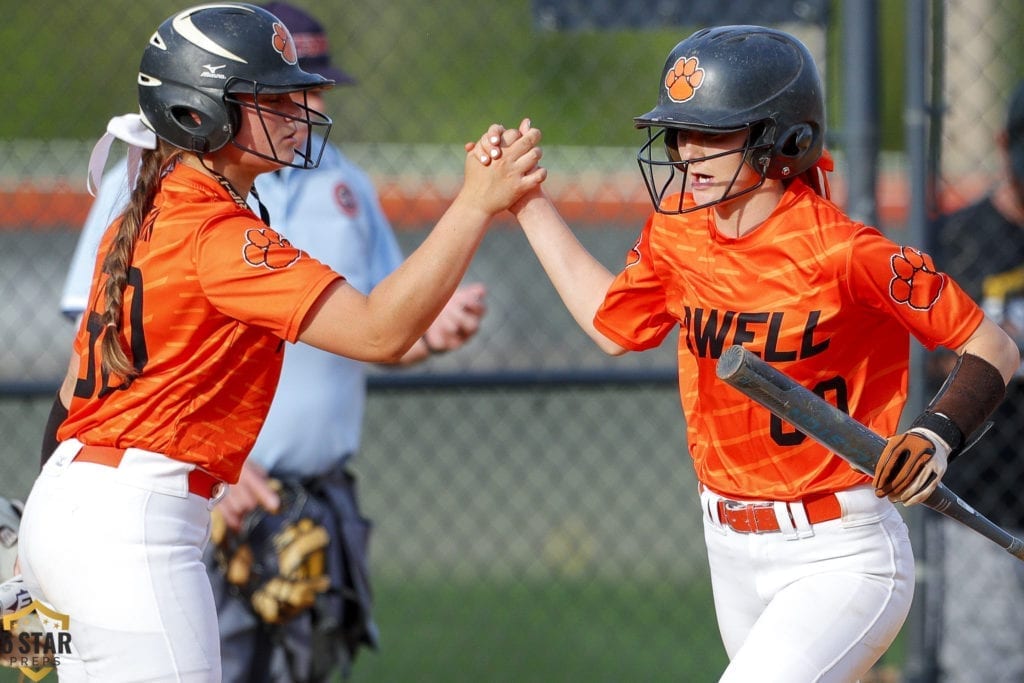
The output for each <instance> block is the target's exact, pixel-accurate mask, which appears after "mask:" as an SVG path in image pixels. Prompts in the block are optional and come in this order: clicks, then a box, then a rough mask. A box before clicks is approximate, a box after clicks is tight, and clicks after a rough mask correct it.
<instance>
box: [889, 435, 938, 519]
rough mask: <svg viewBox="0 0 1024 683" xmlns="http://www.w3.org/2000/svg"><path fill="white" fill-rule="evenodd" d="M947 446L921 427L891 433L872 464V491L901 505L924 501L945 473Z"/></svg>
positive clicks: (936, 436)
mask: <svg viewBox="0 0 1024 683" xmlns="http://www.w3.org/2000/svg"><path fill="white" fill-rule="evenodd" d="M950 450H951V449H950V447H949V444H947V443H946V442H945V440H943V439H942V437H940V436H939V435H938V434H936V433H935V432H933V431H931V430H930V429H925V428H923V427H914V428H912V429H910V430H908V431H906V432H903V433H902V434H896V435H895V436H890V437H889V438H888V439H887V440H886V443H885V448H884V449H882V454H881V455H879V456H878V462H877V463H876V465H875V479H874V486H875V495H876V496H878V497H879V498H888V499H889V500H891V501H893V502H901V503H903V504H904V505H916V504H918V503H922V502H924V501H925V500H927V499H928V497H929V496H930V495H932V493H934V492H935V489H936V488H937V487H938V485H939V482H940V481H941V480H942V475H943V474H945V473H946V465H947V463H948V461H949V452H950Z"/></svg>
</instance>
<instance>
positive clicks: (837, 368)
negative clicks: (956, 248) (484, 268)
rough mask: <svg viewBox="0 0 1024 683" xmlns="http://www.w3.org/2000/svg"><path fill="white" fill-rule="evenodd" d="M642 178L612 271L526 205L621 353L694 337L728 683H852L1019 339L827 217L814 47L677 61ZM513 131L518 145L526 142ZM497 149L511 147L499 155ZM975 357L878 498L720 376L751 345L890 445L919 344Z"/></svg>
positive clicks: (692, 447) (913, 257)
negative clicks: (732, 350) (721, 361)
mask: <svg viewBox="0 0 1024 683" xmlns="http://www.w3.org/2000/svg"><path fill="white" fill-rule="evenodd" d="M659 92H660V96H659V100H658V104H657V106H656V107H655V108H654V109H653V110H652V111H650V112H649V113H647V114H644V115H643V116H640V117H638V118H637V119H636V123H637V125H638V127H641V128H646V129H647V130H648V132H649V140H648V143H647V144H646V145H645V146H644V147H643V148H642V150H641V152H640V154H639V155H638V159H639V161H640V166H641V169H642V171H643V174H644V178H645V181H646V183H647V186H648V188H649V190H650V193H651V197H652V199H653V201H654V205H655V208H656V212H655V213H654V214H653V215H652V216H651V218H650V219H649V220H648V222H647V224H646V225H645V226H644V229H643V231H642V233H641V234H640V238H639V240H638V241H637V242H636V245H635V246H634V247H633V249H632V250H630V252H629V254H628V256H627V260H626V266H625V269H624V270H622V272H621V273H619V274H618V275H617V276H615V275H613V274H611V273H609V272H608V271H607V270H606V269H605V268H604V267H603V266H602V265H601V264H600V263H599V262H597V261H596V260H595V259H593V258H592V257H591V256H590V255H589V254H588V253H587V252H586V251H585V250H584V249H583V247H582V246H581V245H580V244H579V242H577V241H576V239H575V238H574V237H573V235H572V233H571V232H570V230H569V229H568V228H567V227H566V225H565V223H564V222H563V221H562V219H561V218H560V217H559V215H558V214H557V212H556V210H555V209H554V207H553V205H552V204H551V203H550V202H549V201H548V200H547V199H546V197H545V196H544V195H543V193H542V192H540V191H539V190H538V191H537V192H531V193H529V194H528V195H527V197H526V198H524V199H523V200H521V201H520V202H518V203H517V204H516V205H514V206H513V211H514V213H515V214H516V216H517V217H518V219H519V221H520V223H521V224H522V226H523V228H524V230H525V232H526V234H527V237H528V238H529V240H530V242H531V245H532V246H533V248H534V250H535V251H536V253H537V255H538V258H539V259H540V261H541V263H542V264H543V266H544V268H545V270H546V271H547V273H548V275H549V276H550V278H551V280H552V282H553V284H554V285H555V287H556V289H557V290H558V292H559V293H560V295H561V297H562V299H563V300H564V301H565V303H566V305H567V307H568V308H569V310H570V312H571V313H572V314H573V316H574V318H575V319H576V321H577V322H578V323H579V324H580V326H581V327H582V328H583V329H584V330H585V331H586V332H587V333H588V334H589V335H590V337H591V338H592V339H593V340H594V341H595V342H596V343H597V344H598V346H600V347H601V348H602V349H604V350H605V351H606V352H607V353H609V354H612V355H618V354H621V353H624V352H626V351H643V350H645V349H649V348H652V347H655V346H657V345H658V344H660V343H661V342H662V341H663V340H664V339H665V337H666V336H667V335H668V334H669V332H670V331H671V330H673V329H674V328H675V327H676V326H678V327H679V389H680V394H681V398H682V405H683V409H684V413H685V417H686V425H687V447H688V449H689V453H690V456H691V458H692V460H693V465H694V468H695V470H696V474H697V479H698V481H699V484H700V502H701V506H702V509H703V515H704V525H705V540H706V544H707V551H708V558H709V562H710V568H711V576H712V583H713V588H714V595H715V606H716V611H717V617H718V623H719V629H720V632H721V636H722V639H723V641H724V644H725V648H726V651H727V652H728V655H729V658H730V663H729V666H728V668H727V669H726V671H725V673H724V674H723V676H722V678H721V680H722V681H729V682H730V683H750V681H758V682H759V683H770V682H775V683H803V682H808V681H844V682H845V681H854V680H856V679H857V678H858V677H859V676H861V675H862V674H864V673H865V672H866V671H868V669H869V668H870V667H871V666H872V664H874V662H875V661H876V660H877V659H878V658H879V657H880V656H881V655H882V653H884V652H885V650H886V648H887V647H888V646H889V645H890V644H891V643H892V642H893V639H894V638H895V637H896V635H897V633H898V632H899V630H900V627H901V625H902V624H903V622H904V619H905V618H906V615H907V613H908V610H909V608H910V604H911V599H912V596H913V588H914V560H913V554H912V551H911V547H910V542H909V538H908V533H907V528H906V526H905V524H904V523H903V521H902V519H901V517H900V515H899V513H898V512H897V510H896V508H895V507H894V506H893V504H892V502H890V499H891V500H900V501H903V502H904V503H906V504H914V503H918V502H921V501H922V500H924V499H925V498H926V497H927V496H928V494H929V493H931V491H933V490H934V488H935V486H936V485H937V484H938V482H939V480H940V478H941V476H942V474H943V472H944V471H945V467H946V462H947V458H948V456H949V455H950V454H951V453H953V454H956V453H957V451H958V449H960V448H961V446H962V443H963V440H964V435H970V434H971V433H972V432H974V431H975V429H977V428H978V427H979V425H981V424H982V422H983V421H984V419H985V417H986V416H987V415H988V414H989V413H990V412H991V410H992V409H993V408H994V407H995V405H996V404H997V403H998V402H999V400H1000V399H1001V398H1002V396H1003V394H1004V391H1005V383H1006V381H1008V379H1009V377H1010V376H1011V374H1012V373H1013V371H1014V369H1015V368H1016V367H1017V366H1018V364H1019V362H1020V358H1019V355H1018V352H1017V348H1016V346H1015V345H1014V343H1013V341H1012V340H1011V339H1010V338H1009V337H1007V336H1006V335H1005V334H1004V333H1003V332H1002V331H1001V330H1000V329H999V328H998V327H997V326H996V325H995V324H994V323H992V322H991V321H990V320H988V319H987V318H985V316H984V315H983V313H982V311H981V310H980V309H979V308H978V307H977V306H976V305H975V304H974V303H972V301H971V299H970V298H969V297H968V296H966V295H965V294H964V292H963V291H961V289H960V288H959V287H958V286H957V285H956V283H955V282H953V281H951V280H950V279H949V278H948V277H947V276H946V275H944V274H943V273H939V272H936V270H935V267H934V265H933V263H932V260H931V259H930V258H929V257H928V256H927V255H925V254H922V253H921V252H920V251H918V250H916V249H914V248H912V247H909V246H901V245H898V244H895V243H893V242H891V241H890V240H888V239H886V238H885V237H883V236H882V235H881V234H880V233H879V232H878V231H877V230H875V229H873V228H871V227H867V226H864V225H861V224H858V223H856V222H854V221H852V220H851V219H849V218H848V217H846V216H845V215H844V214H843V213H842V211H841V210H840V209H839V208H838V207H837V206H836V205H834V204H833V203H832V202H830V201H829V200H828V198H827V180H826V178H825V175H824V172H825V171H828V170H831V160H830V159H829V157H828V156H827V155H824V154H823V145H822V141H823V139H824V134H825V130H824V128H825V126H824V105H823V102H822V92H821V84H820V81H819V77H818V73H817V69H816V67H815V64H814V62H813V61H812V58H811V56H810V54H809V52H808V51H807V49H806V47H805V46H804V45H802V44H801V43H800V42H799V41H798V40H796V39H795V38H794V37H792V36H790V35H788V34H786V33H783V32H780V31H775V30H770V29H765V28H759V27H753V26H737V27H721V28H715V29H710V30H703V31H699V32H697V33H695V34H694V35H692V36H690V37H689V38H687V39H686V40H684V41H682V42H681V43H679V44H678V45H677V46H676V47H675V49H673V50H672V52H671V54H670V55H669V57H668V60H667V62H666V64H665V67H664V70H663V71H662V74H661V82H660V90H659ZM525 130H526V128H525V127H523V128H522V129H521V130H520V131H514V130H511V131H506V133H505V135H504V143H505V144H508V143H509V142H511V141H512V140H515V139H517V138H518V136H519V134H520V132H522V131H525ZM478 144H479V146H480V148H479V149H478V150H477V151H484V152H485V153H486V150H488V149H489V148H490V146H489V145H488V144H487V141H486V140H482V141H481V142H480V143H478ZM910 334H913V335H914V336H915V337H916V338H917V339H918V340H920V341H921V342H922V343H923V344H924V345H925V346H927V347H929V348H934V347H936V346H939V345H941V346H945V347H948V348H951V349H955V350H956V351H957V353H958V354H960V357H961V363H960V364H959V366H958V368H957V369H956V370H955V371H954V372H953V373H952V374H951V377H950V380H949V382H948V383H947V388H946V389H945V391H944V392H943V393H942V395H941V396H939V397H936V399H935V400H934V401H933V402H932V404H931V405H930V406H929V409H928V410H927V411H925V413H924V414H923V415H922V416H921V417H919V418H918V419H917V420H915V422H914V426H913V428H912V429H910V430H908V432H906V433H903V434H898V435H896V436H893V437H891V438H890V439H889V440H888V443H887V446H886V448H885V451H884V452H883V454H882V457H881V458H880V461H879V468H878V471H877V472H876V473H875V477H874V479H872V477H871V476H867V475H864V474H862V473H860V472H858V471H855V470H854V469H852V468H851V467H850V466H849V465H848V464H847V463H846V462H845V461H844V460H842V459H841V458H840V457H838V456H836V455H834V454H831V453H829V452H828V451H827V450H825V449H824V448H823V447H822V446H820V445H819V444H817V443H816V442H814V441H812V440H811V439H809V438H807V437H806V436H804V435H803V434H801V433H799V432H797V431H795V430H794V429H793V428H791V427H789V426H788V425H787V424H784V423H783V422H782V421H780V420H779V419H777V418H775V417H773V416H772V415H771V414H770V413H769V412H768V411H766V410H765V409H763V408H761V407H760V406H757V405H755V404H754V403H752V402H751V401H749V400H748V399H747V398H746V397H745V396H743V395H742V394H741V393H739V392H737V391H735V390H734V389H732V388H731V387H729V386H728V385H726V384H724V383H722V382H721V381H719V380H718V379H717V377H716V374H715V368H716V362H717V359H718V357H719V356H720V355H721V353H722V351H723V350H725V349H726V348H728V347H729V346H730V345H732V344H742V345H743V346H745V347H747V348H748V349H750V350H752V351H754V352H755V353H756V354H757V355H759V356H760V357H762V358H764V359H765V360H767V361H769V362H770V363H772V364H773V365H775V366H777V367H778V368H780V369H781V370H783V371H785V372H786V373H788V374H790V375H791V376H793V377H794V378H795V379H796V380H797V381H799V382H801V383H802V384H803V385H805V386H807V387H809V388H811V389H813V390H814V391H815V392H817V393H818V394H820V395H822V396H823V397H825V398H826V399H827V400H829V401H831V402H832V403H834V404H835V405H837V406H839V407H840V408H842V409H843V410H844V411H846V412H848V413H849V414H850V415H853V416H854V417H856V418H857V419H858V420H860V421H862V422H863V423H865V424H867V425H868V426H870V427H871V428H872V429H873V430H875V431H876V432H879V433H881V434H884V435H890V434H893V433H894V432H895V431H896V429H897V424H898V421H899V418H900V412H901V410H902V408H903V404H904V401H905V398H906V393H907V368H908V352H909V341H910V339H909V335H910Z"/></svg>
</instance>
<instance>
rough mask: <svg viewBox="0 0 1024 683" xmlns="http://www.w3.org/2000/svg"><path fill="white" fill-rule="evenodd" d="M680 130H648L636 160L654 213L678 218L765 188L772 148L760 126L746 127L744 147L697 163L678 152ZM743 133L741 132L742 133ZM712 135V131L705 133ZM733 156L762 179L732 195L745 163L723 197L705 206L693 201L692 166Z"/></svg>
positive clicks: (698, 159) (698, 158)
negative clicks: (689, 190) (738, 156)
mask: <svg viewBox="0 0 1024 683" xmlns="http://www.w3.org/2000/svg"><path fill="white" fill-rule="evenodd" d="M679 130H680V129H676V128H658V129H655V128H653V127H648V128H647V143H646V144H645V145H644V146H643V147H641V148H640V151H639V152H637V155H636V160H637V164H638V165H639V166H640V174H641V175H642V176H643V178H644V184H645V185H646V186H647V193H648V195H650V198H651V202H652V203H653V204H654V210H655V211H657V212H658V213H663V214H667V215H677V214H682V213H689V212H691V211H697V210H698V209H706V208H707V207H709V206H714V205H715V204H719V203H721V202H724V201H727V200H731V199H735V198H736V197H740V196H742V195H745V194H747V193H748V192H753V191H754V190H756V189H757V188H759V187H761V185H763V184H764V179H765V170H766V169H767V167H768V159H769V157H768V154H767V153H765V152H766V151H767V150H769V149H770V147H771V145H770V144H767V143H763V142H757V143H755V141H760V140H763V139H764V138H765V137H766V136H764V135H762V132H763V130H764V129H763V127H762V125H761V124H751V125H749V126H747V137H746V140H745V142H744V143H743V146H742V147H737V148H736V149H730V150H726V151H724V152H719V153H718V154H712V155H709V156H704V157H696V158H694V159H688V160H685V161H684V160H682V159H680V158H679V155H678V153H677V152H676V151H675V150H676V136H677V135H678V132H679ZM741 130H742V129H741ZM705 132H710V131H705ZM731 154H741V155H742V158H743V163H749V164H750V165H751V166H752V167H753V168H754V169H755V170H757V172H758V175H759V176H760V178H759V179H758V181H757V182H756V183H755V184H754V185H751V186H750V187H745V188H742V189H739V190H736V191H735V192H734V191H733V186H734V185H735V184H736V179H737V178H738V177H739V174H740V170H741V169H742V168H743V163H739V164H737V165H736V171H735V172H734V173H733V175H732V178H731V179H730V180H729V184H728V185H727V186H726V188H725V190H723V192H722V196H721V197H719V198H717V199H713V200H711V201H708V202H704V203H703V204H694V203H693V199H692V197H690V195H689V194H688V193H687V181H688V179H689V172H690V171H689V169H690V164H691V163H694V162H698V161H707V160H710V159H717V158H719V157H724V156H729V155H731Z"/></svg>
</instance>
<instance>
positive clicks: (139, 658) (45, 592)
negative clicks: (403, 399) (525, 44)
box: [19, 3, 545, 682]
mask: <svg viewBox="0 0 1024 683" xmlns="http://www.w3.org/2000/svg"><path fill="white" fill-rule="evenodd" d="M138 83H139V107H140V110H141V117H139V116H135V117H132V116H128V117H118V118H117V119H115V120H113V121H112V122H111V125H110V127H108V131H111V133H113V134H116V135H117V136H118V137H120V138H122V139H124V140H126V141H130V142H132V143H134V144H136V145H139V146H142V147H145V148H146V149H145V150H144V151H142V152H141V155H140V156H136V157H135V159H140V161H141V163H140V166H139V167H138V169H137V178H135V180H134V185H133V186H134V190H133V192H132V194H131V196H130V198H129V201H128V206H127V208H126V209H125V211H124V213H123V214H122V215H121V216H120V217H119V218H118V219H117V220H115V221H114V223H113V225H112V226H111V228H110V229H109V230H108V232H107V234H106V235H105V237H104V239H103V241H102V244H101V246H100V250H99V256H98V259H97V268H96V274H95V275H94V279H93V286H92V291H91V293H90V301H89V306H88V308H87V310H86V312H85V315H84V316H83V322H82V325H81V327H80V329H79V331H78V334H77V336H76V338H75V341H74V354H73V358H72V361H71V364H70V367H69V372H68V376H67V378H66V380H65V382H64V384H63V386H62V388H61V391H60V396H59V397H58V401H57V402H56V403H55V407H54V411H53V415H52V419H51V423H50V429H53V430H54V431H56V440H59V441H60V445H59V446H56V448H55V450H54V452H53V455H52V457H50V458H49V460H48V462H47V463H46V464H45V466H44V468H43V471H42V472H41V474H40V476H39V478H38V479H37V481H36V482H35V484H34V486H33V489H32V492H31V494H30V496H29V498H28V501H27V505H26V508H25V515H24V520H23V522H22V526H21V539H20V540H21V543H20V554H19V557H20V561H21V569H22V571H23V572H24V575H25V581H26V585H27V586H28V587H29V589H30V591H31V592H32V595H33V596H34V597H35V598H37V599H40V600H43V601H45V602H47V603H49V604H50V606H51V607H52V608H53V609H55V610H56V611H58V612H60V613H63V614H66V615H68V616H69V617H70V632H71V638H72V646H73V648H74V650H75V652H74V653H73V656H70V657H64V658H62V660H61V662H60V667H59V673H60V678H61V680H62V681H69V680H70V681H84V680H96V681H104V682H109V681H149V682H152V681H204V682H205V681H219V680H220V676H221V672H220V652H219V643H218V634H217V624H216V619H217V616H216V611H215V608H214V601H213V595H212V593H211V590H210V585H209V581H208V579H207V574H206V570H205V568H204V566H203V563H202V550H203V547H204V545H205V543H206V540H207V536H208V527H209V518H210V517H209V509H210V507H211V506H212V501H213V500H214V499H215V498H216V496H217V495H218V492H219V491H220V490H223V486H224V483H227V484H231V483H234V482H235V481H236V480H237V478H238V475H239V470H240V468H241V466H242V462H243V460H244V459H245V457H246V454H247V453H248V452H249V450H250V448H251V447H252V445H253V442H254V440H255V438H256V435H257V432H258V431H259V429H260V425H261V424H262V422H263V420H264V418H265V416H266V414H267V411H268V409H269V406H270V401H271V398H272V397H273V395H274V390H275V387H276V384H277V379H278V374H279V372H280V368H281V362H282V357H283V345H284V342H295V341H303V342H306V343H308V344H311V345H313V346H317V347H319V348H322V349H325V350H327V351H331V352H333V353H337V354H340V355H345V356H349V357H352V358H354V359H358V360H364V361H382V362H389V361H395V360H397V359H398V358H400V357H401V356H402V355H403V354H404V353H405V352H406V351H407V350H408V349H409V347H410V346H412V345H413V344H414V343H415V342H417V341H418V340H419V339H420V337H421V336H422V335H423V333H424V331H425V330H426V328H427V327H428V325H429V324H430V323H431V322H432V321H433V319H434V318H435V316H436V315H437V313H438V312H439V311H440V310H441V308H442V307H443V306H444V304H445V302H447V301H448V299H449V298H450V296H451V294H452V292H453V291H454V289H455V287H456V285H458V283H459V281H460V280H461V278H462V276H463V274H464V273H465V270H466V267H467V266H468V262H469V260H470V258H471V257H472V255H473V253H474V251H475V249H476V246H477V245H478V244H479V242H480V240H481V239H482V238H483V235H484V233H485V231H486V228H487V225H488V224H489V222H490V219H491V218H492V217H493V216H494V215H495V214H496V213H498V212H500V211H503V210H505V209H507V208H508V207H509V205H510V204H511V203H512V202H513V201H514V200H515V199H517V198H518V197H520V196H521V195H522V194H523V193H524V192H525V191H527V190H528V189H531V188H533V187H536V186H538V185H539V183H540V182H542V181H543V179H544V175H545V171H544V169H542V168H540V167H539V166H538V165H537V164H538V162H539V159H540V150H539V148H538V147H537V146H536V145H537V143H538V142H539V139H540V133H539V131H535V130H531V131H530V132H529V133H528V134H527V135H526V136H525V139H523V140H522V141H521V144H519V143H517V145H516V146H515V148H514V150H513V151H512V153H510V154H509V155H508V158H507V161H504V159H505V156H504V155H502V160H496V163H498V164H500V165H499V166H498V167H496V168H493V169H488V168H486V167H484V166H482V165H481V164H479V163H478V162H476V161H472V162H469V163H467V165H466V178H465V182H464V184H463V187H462V188H461V189H460V191H459V194H458V196H457V197H456V198H455V200H454V201H453V203H452V206H451V207H450V208H449V210H448V211H447V212H446V213H445V215H444V216H443V217H442V218H441V220H440V222H439V223H438V229H437V230H434V231H433V232H432V233H431V234H430V235H429V236H428V237H427V239H426V240H425V241H424V242H423V244H422V245H421V247H420V248H419V249H418V250H417V251H416V252H414V253H413V254H412V255H411V256H410V257H409V259H408V260H407V261H406V262H405V264H403V266H402V267H400V268H399V269H398V270H397V271H396V272H395V273H393V274H392V275H391V276H389V277H388V278H386V279H385V280H383V281H382V282H381V283H380V284H378V285H377V287H376V288H374V290H373V291H372V292H371V293H370V294H369V295H368V296H367V295H363V294H361V293H359V292H358V291H357V290H356V289H355V288H353V287H352V286H350V285H349V284H348V283H347V282H346V281H345V279H344V278H343V277H342V276H341V275H339V274H338V273H335V272H334V271H332V270H331V269H330V268H328V267H327V266H325V265H323V264H322V263H320V262H318V261H316V260H314V259H311V258H310V257H309V256H308V255H307V254H305V253H304V252H302V251H300V250H298V249H296V248H294V247H292V246H291V245H290V244H289V242H288V240H287V239H286V238H285V237H284V236H282V235H279V234H278V233H277V232H275V231H274V230H273V229H271V228H270V227H269V226H268V225H267V223H266V222H264V221H263V220H261V219H260V218H258V217H257V216H256V215H254V214H253V213H252V212H251V211H250V210H249V208H248V207H247V205H246V202H245V199H244V198H245V197H246V195H248V194H249V191H250V188H251V187H252V184H253V180H254V178H256V176H257V175H258V174H260V173H264V172H267V171H273V170H275V169H278V168H281V167H282V166H285V165H289V166H298V167H300V168H311V167H314V166H316V164H317V163H318V161H319V157H320V150H319V149H311V144H310V142H309V141H310V140H312V139H314V137H313V136H311V134H310V133H311V130H312V129H313V127H314V126H316V127H319V128H321V129H323V130H324V131H325V133H326V130H327V129H329V126H330V119H328V118H327V117H326V116H324V115H323V114H321V113H319V112H317V111H315V110H313V109H310V108H309V106H308V105H307V104H306V98H305V96H304V93H306V92H307V91H310V90H314V89H322V88H324V87H327V86H329V85H331V83H332V81H329V80H327V79H325V78H324V77H322V76H320V75H316V74H310V73H307V72H305V71H303V70H301V69H300V68H299V67H298V65H297V59H296V51H295V44H294V41H293V39H292V37H291V35H290V34H289V33H288V31H287V29H286V28H285V27H284V25H283V24H282V23H281V22H280V21H279V20H278V19H277V18H276V17H274V16H273V15H272V14H270V13H268V12H267V11H265V10H263V9H260V8H258V7H255V6H253V5H244V4H231V3H222V4H211V5H203V6H200V7H195V8H192V9H189V10H185V11H182V12H179V13H177V14H175V15H174V16H172V17H170V18H169V19H167V20H166V21H165V22H164V23H163V24H161V25H160V27H159V28H158V29H157V31H156V32H155V33H154V34H153V36H152V38H151V39H150V41H149V46H148V47H147V48H146V50H145V52H144V53H143V56H142V62H141V66H140V73H139V77H138ZM493 130H494V131H495V133H497V132H498V131H499V129H498V128H497V127H494V128H493ZM325 133H324V134H325ZM316 139H319V140H322V139H323V138H322V137H316ZM129 158H130V159H131V158H132V155H131V154H130V155H129ZM91 165H92V164H91ZM99 165H100V166H102V162H101V163H100V164H99ZM492 166H493V164H492ZM130 170H131V171H133V172H134V171H136V168H135V167H134V166H132V167H131V168H130ZM133 175H134V173H133ZM64 406H68V407H69V408H67V409H66V408H64ZM65 413H66V418H65V417H64V414H65ZM58 425H59V430H58V429H57V428H58ZM51 438H53V437H51Z"/></svg>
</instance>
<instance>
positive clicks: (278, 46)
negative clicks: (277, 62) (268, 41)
mask: <svg viewBox="0 0 1024 683" xmlns="http://www.w3.org/2000/svg"><path fill="white" fill-rule="evenodd" d="M274 49H275V50H277V51H278V52H280V53H281V58H282V59H284V61H286V62H288V63H289V64H296V63H298V61H299V52H298V50H296V49H295V41H294V40H293V39H292V34H290V33H288V29H286V28H285V27H284V24H278V23H275V24H274Z"/></svg>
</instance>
